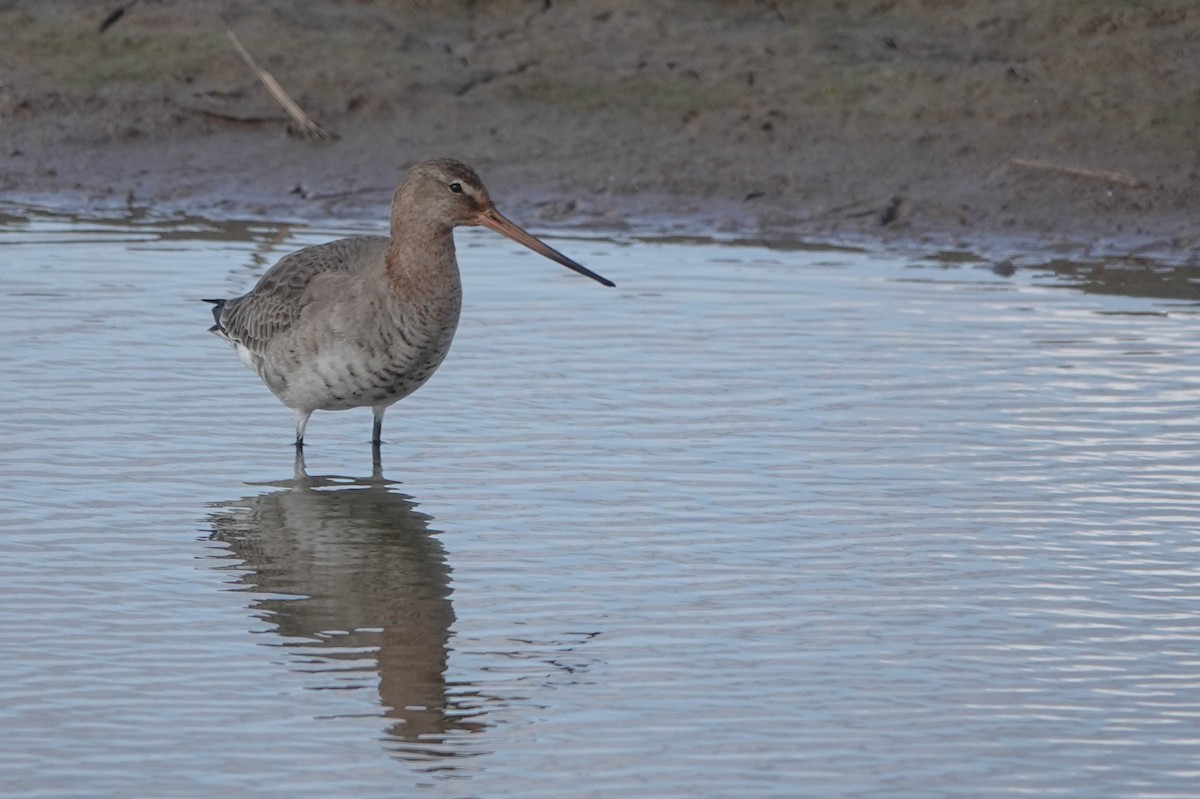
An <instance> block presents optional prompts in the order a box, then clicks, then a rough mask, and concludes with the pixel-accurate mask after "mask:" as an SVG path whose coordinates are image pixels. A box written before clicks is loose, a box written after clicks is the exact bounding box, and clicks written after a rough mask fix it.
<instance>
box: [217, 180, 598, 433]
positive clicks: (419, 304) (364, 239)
mask: <svg viewBox="0 0 1200 799" xmlns="http://www.w3.org/2000/svg"><path fill="white" fill-rule="evenodd" d="M458 225H483V226H485V227H488V228H491V229H492V230H494V231H496V232H497V233H501V234H503V235H505V236H507V237H508V238H510V239H512V240H513V241H515V242H518V243H519V244H523V245H525V246H526V247H528V248H529V249H531V250H533V251H534V252H536V253H539V254H541V255H544V256H546V257H547V258H549V259H551V260H552V261H557V262H558V263H560V264H562V265H563V266H565V267H568V268H570V269H574V270H575V271H576V272H579V273H580V274H582V275H587V276H588V277H590V278H592V279H593V280H596V281H599V282H600V283H603V284H604V285H606V286H612V285H614V283H613V282H612V281H611V280H608V279H606V278H603V277H601V276H600V275H598V274H596V273H595V272H593V271H591V270H590V269H588V268H586V267H584V266H581V265H580V264H577V263H575V262H574V261H572V260H571V259H570V258H568V257H567V256H565V255H563V254H562V253H560V252H558V251H557V250H554V249H552V248H551V247H549V246H548V245H546V244H545V243H543V242H542V241H540V240H538V239H537V238H536V237H534V236H532V235H531V234H529V233H527V232H525V231H524V230H522V229H521V228H519V227H518V226H517V225H515V224H514V223H512V222H510V221H509V220H508V219H506V218H505V217H504V216H502V215H501V214H500V212H499V211H497V210H496V207H495V206H494V205H492V201H491V199H490V198H489V197H488V193H487V189H485V188H484V187H483V183H482V182H481V181H480V180H479V176H478V175H476V174H475V171H474V170H473V169H471V168H470V167H469V166H467V165H466V164H462V163H459V162H458V161H453V160H451V159H449V158H436V159H433V160H431V161H425V162H423V163H420V164H417V165H416V166H414V167H413V168H412V169H410V170H409V171H408V174H407V175H405V176H404V180H403V181H401V183H400V186H399V187H398V188H397V189H396V193H395V195H394V196H393V197H392V218H391V235H390V236H355V237H353V238H348V239H339V240H337V241H331V242H329V243H327V244H318V245H316V246H315V247H306V248H304V249H303V250H300V251H298V252H294V253H292V254H291V255H288V256H286V257H284V258H283V259H282V260H280V261H279V263H277V264H275V265H274V266H273V267H271V268H270V269H269V270H267V272H266V274H264V275H263V276H262V279H261V280H259V281H258V285H257V286H255V287H254V289H253V290H252V291H251V292H250V293H249V294H245V295H243V296H241V297H238V298H236V299H232V300H206V302H212V303H215V305H216V307H215V308H213V317H214V318H215V319H216V324H215V325H213V326H212V327H211V328H210V330H211V331H212V332H213V333H216V334H217V335H218V336H220V337H221V338H223V339H225V340H226V341H228V342H230V343H231V344H233V346H234V348H235V349H236V350H237V354H238V357H239V358H241V360H242V362H243V363H245V364H246V365H247V366H249V367H250V368H251V369H253V370H254V371H256V372H258V376H259V377H260V378H262V381H263V382H264V383H266V384H267V387H268V388H269V389H271V391H273V392H274V393H275V396H276V397H278V398H279V399H280V401H282V402H283V404H284V405H287V406H288V407H289V408H292V409H293V410H295V412H296V446H297V447H302V446H303V445H304V428H305V427H306V426H307V425H308V418H309V416H311V415H312V412H313V411H317V410H322V411H338V410H345V409H347V408H360V407H365V406H368V405H369V406H370V407H371V408H372V409H373V411H374V414H375V425H374V429H373V431H372V436H371V442H372V443H373V444H375V445H378V444H379V443H380V434H381V433H382V430H383V414H384V412H385V411H386V410H387V409H388V407H389V406H391V405H392V403H394V402H396V401H397V400H400V399H403V398H404V397H407V396H408V395H409V394H411V393H412V392H414V391H416V390H417V389H418V388H420V387H421V385H422V384H424V383H425V381H426V380H428V379H429V377H430V375H432V374H433V372H434V370H435V369H437V368H438V365H439V364H441V362H442V359H443V358H445V357H446V353H447V352H448V351H449V349H450V341H451V339H452V338H453V337H454V331H455V329H456V328H457V327H458V315H459V310H460V309H461V307H462V283H461V281H460V278H459V274H458V261H457V260H456V259H455V257H454V235H453V229H454V228H455V227H456V226H458Z"/></svg>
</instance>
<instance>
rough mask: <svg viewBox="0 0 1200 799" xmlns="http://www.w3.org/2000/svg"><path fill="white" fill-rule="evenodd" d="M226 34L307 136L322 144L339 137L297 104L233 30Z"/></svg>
mask: <svg viewBox="0 0 1200 799" xmlns="http://www.w3.org/2000/svg"><path fill="white" fill-rule="evenodd" d="M225 35H226V36H228V37H229V41H231V42H233V46H234V47H235V48H237V51H238V55H240V56H241V57H242V60H243V61H245V62H246V65H247V66H248V67H250V69H251V70H253V71H254V74H255V75H257V76H258V80H259V82H260V83H261V84H262V85H263V87H264V88H265V89H266V90H267V91H268V92H270V93H271V96H272V97H274V98H275V101H276V102H278V103H279V104H280V105H281V106H283V110H284V111H287V112H288V116H290V117H291V118H292V119H294V120H295V121H296V124H297V125H299V126H300V130H301V131H302V132H303V133H304V135H305V136H307V137H308V138H309V139H312V140H313V141H315V142H319V143H320V144H329V143H330V142H332V141H333V140H334V139H336V138H337V136H335V135H334V134H332V133H330V132H329V131H327V130H325V129H324V128H322V127H321V126H320V125H318V124H317V123H316V122H313V121H312V119H311V118H310V117H309V116H308V114H306V113H304V110H303V109H302V108H300V106H298V105H296V103H295V101H294V100H292V98H291V97H288V95H287V92H285V91H284V90H283V87H282V86H280V85H279V83H278V81H276V80H275V78H273V77H272V76H271V73H270V72H267V71H266V70H265V69H263V68H262V67H260V66H259V65H258V63H257V62H256V61H255V60H254V58H253V57H251V55H250V53H248V52H247V51H246V48H245V47H242V43H241V42H239V41H238V37H237V36H235V35H234V34H233V31H229V30H227V31H225Z"/></svg>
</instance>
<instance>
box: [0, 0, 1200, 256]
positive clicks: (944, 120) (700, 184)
mask: <svg viewBox="0 0 1200 799" xmlns="http://www.w3.org/2000/svg"><path fill="white" fill-rule="evenodd" d="M247 5H248V4H238V3H235V2H232V0H160V1H158V2H152V1H151V0H143V1H142V2H121V1H120V0H116V1H114V2H113V3H110V4H108V5H104V6H101V5H98V4H95V3H84V2H73V1H68V0H63V1H60V2H55V3H35V2H23V1H22V0H17V1H16V2H8V3H0V31H4V33H2V34H0V36H2V37H3V39H4V47H3V48H0V50H2V52H0V70H3V71H2V72H0V120H2V121H3V125H2V131H0V146H2V148H3V149H2V150H0V199H3V200H4V201H6V202H7V203H8V204H10V205H20V204H22V203H36V204H39V205H43V206H52V207H58V208H62V209H67V210H76V211H86V210H102V209H107V210H110V211H111V210H114V209H120V208H122V207H126V206H127V207H130V208H136V209H139V210H140V211H142V212H148V213H151V214H154V215H161V216H169V215H176V214H189V215H197V216H217V217H220V216H252V217H280V216H282V217H287V218H301V219H337V218H344V217H353V218H356V219H361V218H366V219H370V218H379V219H380V220H381V222H382V220H383V219H384V218H386V206H387V203H388V200H389V198H390V193H391V190H392V188H393V186H394V184H395V182H396V181H397V180H398V178H399V176H400V175H401V174H402V173H403V170H404V168H405V166H406V165H408V164H411V163H413V162H415V161H417V160H421V159H422V158H425V157H428V156H430V155H435V154H437V155H451V156H455V157H458V158H461V159H462V160H465V161H467V162H469V163H471V164H473V165H474V166H476V167H477V169H478V170H479V171H480V173H481V174H482V175H483V177H484V179H485V180H486V181H487V183H488V186H489V188H490V189H491V192H492V194H493V196H494V197H495V199H496V200H497V202H498V204H499V205H500V206H501V207H502V208H503V209H505V210H506V211H507V212H508V213H509V214H510V215H512V216H514V217H515V218H519V219H520V220H521V221H523V222H524V223H526V224H529V225H533V226H539V227H542V228H548V227H557V228H586V229H595V230H605V231H616V232H620V231H627V232H630V233H645V234H663V233H666V234H677V235H700V236H705V235H717V236H722V237H742V238H751V239H762V240H767V241H780V242H788V241H791V242H795V241H833V242H863V241H872V242H884V243H888V242H895V243H908V244H915V245H918V246H930V247H943V248H945V247H961V248H967V249H976V250H979V249H983V250H990V251H996V250H1001V251H1003V250H1005V249H1006V248H1007V249H1010V250H1014V251H1016V250H1020V249H1021V248H1023V247H1028V248H1034V247H1036V248H1047V247H1049V248H1053V249H1056V250H1059V251H1071V252H1075V253H1083V254H1086V253H1093V252H1101V251H1103V252H1134V253H1150V254H1155V255H1159V256H1166V257H1171V258H1173V259H1175V260H1182V261H1188V262H1190V259H1191V253H1192V252H1193V251H1194V250H1195V249H1196V247H1197V244H1198V240H1200V222H1198V220H1197V216H1196V214H1195V209H1196V208H1197V205H1198V200H1200V144H1198V143H1200V71H1198V70H1196V68H1195V66H1194V64H1195V63H1196V55H1197V53H1198V52H1200V10H1198V9H1196V8H1194V4H1193V3H1182V2H1181V3H1172V2H1162V3H1154V4H1145V5H1143V4H1136V3H1130V4H1120V3H1111V4H1110V3H1103V4H1101V3H1085V2H1078V3H1072V2H1067V3H1056V4H1043V3H1038V2H1034V1H1033V0H1000V1H999V2H994V3H988V4H961V5H962V6H963V7H959V8H955V7H952V6H954V4H925V3H920V2H916V1H915V0H913V1H912V2H889V1H888V0H876V1H875V2H866V1H863V2H859V1H858V0H845V1H844V2H832V1H830V2H805V3H800V2H795V3H792V2H761V1H759V2H748V1H747V2H732V1H731V2H666V3H662V4H656V5H655V6H654V7H653V8H646V7H643V6H642V5H641V4H636V3H631V2H628V1H627V0H606V1H602V2H591V3H584V2H567V1H566V0H555V2H545V0H538V2H516V1H515V0H492V1H483V0H480V1H478V2H459V3H444V4H428V3H423V2H417V0H404V1H402V2H382V0H380V1H378V2H370V1H369V0H362V1H359V2H340V3H339V2H326V3H292V2H267V3H261V4H253V5H252V6H250V7H246V6H247ZM975 6H983V7H982V8H975ZM122 10H123V13H121V14H119V15H118V16H117V17H116V19H114V20H110V24H109V25H108V26H107V28H105V30H103V31H101V30H100V28H101V25H102V23H103V22H104V21H105V20H106V18H109V17H111V16H112V15H113V14H115V13H116V12H117V11H122ZM102 12H103V13H102ZM226 30H235V31H236V32H237V35H238V36H239V38H240V39H241V41H242V42H243V43H244V44H245V45H246V47H247V49H248V50H249V51H250V52H251V53H253V54H254V56H255V58H256V59H257V60H258V61H259V62H260V64H261V65H262V66H263V68H264V69H266V70H268V71H269V72H270V73H271V74H272V75H273V76H275V77H276V79H277V80H278V81H279V83H280V84H281V85H282V86H283V87H284V88H285V89H286V90H287V92H288V93H289V94H290V95H291V96H292V97H294V98H295V100H296V101H297V102H298V103H299V104H300V105H301V106H302V107H303V108H304V109H305V111H307V112H308V113H309V114H310V115H311V116H312V117H313V119H315V120H316V121H317V122H319V123H320V124H321V125H322V126H324V127H327V128H329V129H330V130H332V131H334V132H335V133H336V134H337V136H338V139H337V141H336V142H334V143H332V144H327V145H321V144H315V143H313V142H311V141H307V140H305V139H304V138H303V137H298V136H295V135H289V134H288V128H289V123H288V121H287V119H286V117H285V115H284V114H283V111H282V110H281V108H280V107H279V105H278V104H276V103H275V101H274V100H272V98H271V97H270V96H269V95H268V94H267V92H266V91H264V90H263V88H262V87H261V85H260V84H259V83H258V81H257V80H256V79H255V77H254V76H253V74H252V73H251V72H250V71H249V70H248V69H247V67H246V65H245V64H244V63H243V62H242V61H241V60H240V59H239V57H238V55H237V54H236V52H235V51H234V50H233V48H232V47H231V46H230V44H229V41H228V40H227V39H226V37H225V31H226Z"/></svg>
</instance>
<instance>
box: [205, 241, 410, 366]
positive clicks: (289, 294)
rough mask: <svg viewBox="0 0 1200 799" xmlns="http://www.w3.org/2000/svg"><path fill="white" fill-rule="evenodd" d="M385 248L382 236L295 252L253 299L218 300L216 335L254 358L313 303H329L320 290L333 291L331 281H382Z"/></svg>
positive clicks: (276, 267) (260, 285) (266, 278)
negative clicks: (339, 278)
mask: <svg viewBox="0 0 1200 799" xmlns="http://www.w3.org/2000/svg"><path fill="white" fill-rule="evenodd" d="M387 248H388V239H387V238H386V237H384V236H355V237H353V238H348V239H338V240H336V241H331V242H327V243H325V244H318V245H315V246H313V247H306V248H304V249H303V250H299V251H297V252H294V253H292V254H291V255H288V256H286V257H284V258H282V259H280V261H279V262H278V263H277V264H275V265H274V266H272V267H271V268H270V269H268V270H267V271H266V273H265V274H263V276H262V278H261V279H260V280H259V281H258V285H256V286H255V287H254V289H253V290H252V291H250V292H249V293H247V294H244V295H242V296H241V297H237V298H235V299H232V300H215V301H214V302H216V308H214V309H213V316H214V317H215V319H216V324H215V325H214V326H213V328H212V330H213V332H214V333H216V334H217V335H219V336H221V337H222V338H225V339H226V340H228V341H230V342H231V343H233V344H235V345H240V347H244V348H245V349H247V350H249V351H250V352H251V353H261V352H263V351H264V350H265V349H266V348H267V346H268V345H269V344H270V342H271V341H272V340H273V339H275V338H276V337H278V336H280V335H283V334H284V333H286V332H287V331H288V330H289V329H290V328H291V327H292V326H293V325H294V324H296V322H297V321H298V320H299V319H300V316H301V314H302V313H303V312H304V310H305V309H306V308H308V307H309V306H310V305H311V304H312V303H314V302H320V301H322V300H323V299H326V298H324V297H322V296H321V291H320V289H321V288H322V286H323V285H329V283H330V280H329V278H330V277H332V276H337V275H345V276H346V277H347V278H358V277H361V278H368V277H370V276H371V275H372V273H378V274H380V275H381V274H382V269H383V262H384V258H385V257H386V254H387ZM240 347H239V351H240Z"/></svg>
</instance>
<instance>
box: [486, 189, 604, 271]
mask: <svg viewBox="0 0 1200 799" xmlns="http://www.w3.org/2000/svg"><path fill="white" fill-rule="evenodd" d="M479 224H481V225H483V226H484V227H486V228H490V229H491V230H494V231H496V232H497V233H499V234H500V235H501V236H507V237H508V238H510V239H512V240H513V241H515V242H516V243H517V244H523V245H525V246H526V247H528V248H529V249H531V250H533V251H534V252H536V253H537V254H538V255H544V256H546V257H547V258H549V259H550V260H551V261H554V262H555V263H559V264H562V265H563V266H565V267H566V268H567V269H574V270H575V271H576V272H578V273H579V274H581V275H587V276H588V277H590V278H591V279H592V280H595V281H596V282H597V283H603V284H604V285H605V286H615V285H617V284H616V283H614V282H612V281H611V280H609V279H608V278H606V277H601V276H600V275H597V274H596V273H595V272H593V271H592V270H591V269H588V268H587V267H586V266H584V265H583V264H577V263H575V262H574V261H572V260H571V259H570V258H568V257H567V256H565V255H563V254H562V253H561V252H559V251H558V250H556V249H554V248H553V247H551V246H550V245H548V244H546V243H545V242H543V241H542V240H541V239H539V238H538V237H537V236H534V235H532V234H530V233H526V232H525V231H524V230H522V229H521V228H520V227H518V226H517V225H516V224H515V223H513V222H511V221H509V219H508V218H507V217H505V216H504V215H503V214H501V213H500V212H499V211H497V210H496V209H495V208H489V209H488V210H486V211H484V212H483V213H482V214H480V215H479Z"/></svg>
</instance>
